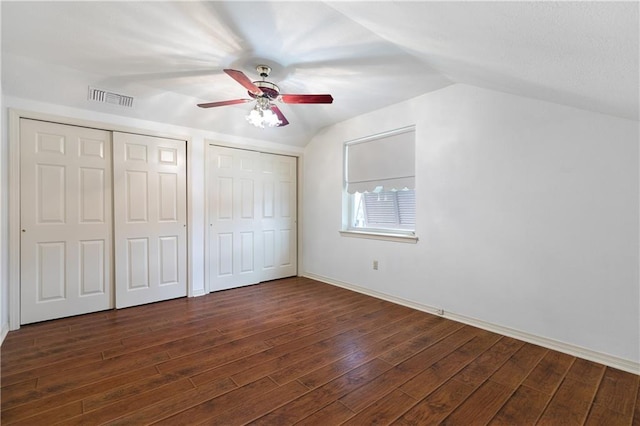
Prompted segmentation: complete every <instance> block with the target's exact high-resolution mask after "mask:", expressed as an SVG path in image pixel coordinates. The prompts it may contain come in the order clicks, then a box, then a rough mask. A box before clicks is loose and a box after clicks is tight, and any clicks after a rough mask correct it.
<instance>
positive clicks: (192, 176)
mask: <svg viewBox="0 0 640 426" xmlns="http://www.w3.org/2000/svg"><path fill="white" fill-rule="evenodd" d="M2 100H3V103H2V124H3V125H2V132H1V135H2V145H1V146H0V185H1V186H0V188H1V191H0V194H1V197H0V205H1V206H2V210H1V220H0V224H1V227H0V234H1V235H2V245H1V247H2V255H1V257H0V260H1V261H0V274H1V275H0V298H1V302H0V308H1V311H0V323H1V326H2V329H3V330H4V329H7V328H8V326H9V318H10V317H9V313H10V312H9V301H10V294H9V281H8V265H9V263H8V262H9V261H10V260H9V259H8V257H7V252H8V248H9V247H8V235H9V233H8V226H9V224H8V221H9V209H8V208H5V207H4V206H7V205H8V203H7V201H8V198H7V197H8V192H9V184H8V174H7V173H8V170H7V169H8V147H9V129H8V126H7V125H6V124H7V117H8V114H9V112H8V111H9V109H10V108H12V109H15V110H20V111H28V112H31V113H40V114H47V115H54V116H59V117H63V118H67V119H71V120H83V121H90V122H95V123H104V124H105V125H107V127H106V128H113V126H116V127H118V128H123V127H124V128H129V129H137V130H139V131H141V132H145V131H148V132H149V133H150V134H157V133H160V134H164V135H167V136H176V137H184V138H188V139H189V158H188V165H187V167H188V176H187V179H188V186H189V190H190V191H191V192H190V195H191V197H190V199H189V204H190V206H191V209H190V212H189V215H188V220H189V222H190V225H189V226H190V231H191V234H190V237H191V242H190V246H189V254H190V258H189V276H190V282H191V284H192V285H191V287H190V289H189V294H190V295H200V294H203V293H204V292H205V282H204V244H205V230H206V227H205V159H206V150H205V146H206V143H207V142H217V143H223V144H228V145H233V146H237V147H251V148H261V149H263V150H265V151H271V152H280V153H289V154H294V155H295V154H300V153H301V152H302V149H301V148H298V147H291V146H285V145H281V144H274V143H269V142H263V141H259V140H255V139H240V138H236V137H233V136H229V135H222V134H218V133H215V132H211V131H204V130H199V129H193V128H186V127H180V126H174V125H170V124H166V123H158V122H153V121H147V120H140V119H133V118H127V117H122V116H120V115H114V114H106V113H96V112H92V111H87V110H82V109H77V108H69V107H64V106H59V105H53V104H49V103H43V102H36V101H32V100H27V99H23V98H16V97H10V96H4V97H3V98H2Z"/></svg>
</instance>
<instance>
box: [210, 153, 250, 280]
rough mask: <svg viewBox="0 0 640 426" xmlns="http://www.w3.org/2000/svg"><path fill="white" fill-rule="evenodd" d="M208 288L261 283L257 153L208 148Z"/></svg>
mask: <svg viewBox="0 0 640 426" xmlns="http://www.w3.org/2000/svg"><path fill="white" fill-rule="evenodd" d="M209 158H210V167H209V170H210V180H209V196H208V200H209V214H210V222H209V225H210V226H209V228H210V234H209V235H210V236H209V244H210V246H209V247H210V250H209V253H210V256H209V261H210V269H209V271H210V277H211V278H210V283H209V284H210V288H209V290H210V291H217V290H225V289H228V288H233V287H240V286H244V285H249V284H256V283H258V282H260V273H259V272H260V267H261V265H258V264H257V261H258V260H259V259H258V257H257V254H258V253H257V251H258V247H259V246H260V242H259V241H258V239H259V238H260V228H259V225H260V222H259V221H258V220H257V218H258V206H259V205H260V200H259V198H258V196H259V194H258V191H257V190H258V188H259V182H258V181H257V178H258V177H259V176H260V168H259V161H260V153H258V152H254V151H245V150H241V149H232V148H223V147H217V146H211V147H210V157H209Z"/></svg>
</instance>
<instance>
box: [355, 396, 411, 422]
mask: <svg viewBox="0 0 640 426" xmlns="http://www.w3.org/2000/svg"><path fill="white" fill-rule="evenodd" d="M417 402H418V401H417V400H416V399H415V398H412V397H411V396H409V395H407V394H406V393H404V392H402V391H401V390H400V389H395V390H394V391H392V392H391V393H390V394H389V395H385V397H384V398H380V399H379V400H377V401H376V402H374V403H373V404H371V405H370V406H368V407H366V408H365V409H364V410H362V411H360V412H359V413H358V414H357V415H355V416H354V417H352V418H350V419H349V420H348V421H346V422H344V423H343V424H344V425H350V426H358V425H374V424H375V425H386V424H391V423H392V422H393V421H395V420H396V419H398V417H400V416H401V415H403V414H404V413H405V412H406V411H407V410H408V409H409V408H411V407H412V406H414V405H415V404H416V403H417Z"/></svg>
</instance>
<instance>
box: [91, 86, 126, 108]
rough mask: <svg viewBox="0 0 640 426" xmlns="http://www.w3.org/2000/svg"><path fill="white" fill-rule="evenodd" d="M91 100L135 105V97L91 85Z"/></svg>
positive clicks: (119, 104)
mask: <svg viewBox="0 0 640 426" xmlns="http://www.w3.org/2000/svg"><path fill="white" fill-rule="evenodd" d="M89 100H90V101H96V102H103V103H106V104H111V105H118V106H121V107H127V108H131V107H133V97H131V96H125V95H119V94H117V93H113V92H108V91H106V90H102V89H96V88H95V87H91V86H89Z"/></svg>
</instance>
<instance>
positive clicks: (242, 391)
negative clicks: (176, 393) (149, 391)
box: [122, 377, 278, 425]
mask: <svg viewBox="0 0 640 426" xmlns="http://www.w3.org/2000/svg"><path fill="white" fill-rule="evenodd" d="M277 387H278V385H277V384H276V383H275V382H274V381H273V380H271V379H269V378H268V377H264V378H262V379H259V380H256V381H255V382H253V383H249V384H246V385H244V386H241V387H235V389H232V390H230V391H228V392H225V393H222V394H220V395H213V396H212V397H211V398H207V399H206V400H205V401H201V402H200V403H199V404H198V405H193V406H191V407H189V406H187V407H183V408H182V409H179V408H178V409H177V410H176V408H175V404H172V405H171V407H169V408H171V409H174V412H173V413H170V414H171V416H167V415H166V414H167V413H168V411H167V410H166V409H165V410H158V409H157V408H155V407H150V409H149V410H148V411H149V413H146V412H144V411H143V412H139V413H136V416H135V417H133V416H130V417H128V418H125V419H123V422H122V424H127V423H128V424H135V423H137V422H148V421H157V420H161V421H159V422H158V424H159V425H161V424H165V425H176V424H184V425H187V424H189V425H190V424H195V423H198V422H201V421H210V419H212V418H213V417H216V416H219V415H222V414H224V413H225V412H227V411H229V410H232V409H234V408H235V407H237V406H243V407H244V404H246V403H247V401H253V400H254V399H255V398H258V397H259V396H260V395H264V394H266V393H268V392H271V391H272V390H274V389H276V388H277ZM198 389H201V388H198ZM207 396H208V395H207ZM156 413H161V416H163V417H161V418H160V419H158V417H159V416H158V415H157V414H156Z"/></svg>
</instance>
